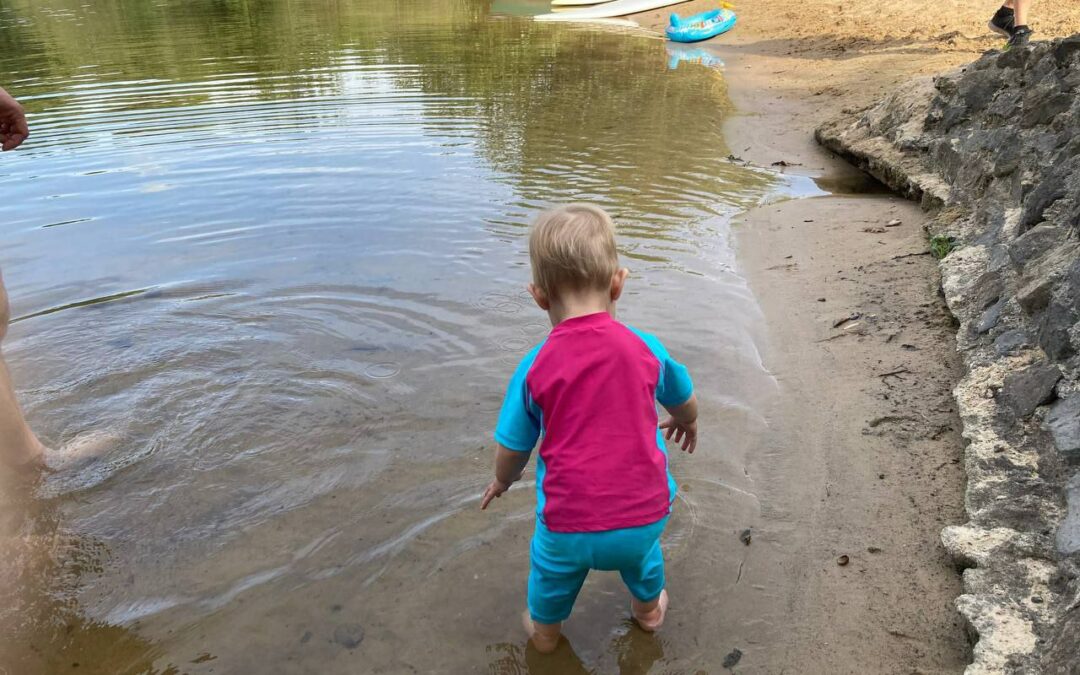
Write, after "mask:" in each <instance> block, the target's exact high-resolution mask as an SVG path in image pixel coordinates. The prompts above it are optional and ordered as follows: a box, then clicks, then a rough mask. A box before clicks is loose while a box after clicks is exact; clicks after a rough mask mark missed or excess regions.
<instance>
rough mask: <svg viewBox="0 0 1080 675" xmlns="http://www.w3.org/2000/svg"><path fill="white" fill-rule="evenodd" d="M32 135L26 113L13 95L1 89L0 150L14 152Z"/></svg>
mask: <svg viewBox="0 0 1080 675" xmlns="http://www.w3.org/2000/svg"><path fill="white" fill-rule="evenodd" d="M29 135H30V127H28V126H27V124H26V113H25V111H23V107H22V106H21V105H19V102H18V101H16V100H15V99H14V98H12V96H11V94H9V93H7V92H6V91H4V90H3V89H2V88H0V149H3V150H4V151H7V150H14V149H15V148H17V147H19V146H20V145H22V142H23V141H25V140H26V137H27V136H29Z"/></svg>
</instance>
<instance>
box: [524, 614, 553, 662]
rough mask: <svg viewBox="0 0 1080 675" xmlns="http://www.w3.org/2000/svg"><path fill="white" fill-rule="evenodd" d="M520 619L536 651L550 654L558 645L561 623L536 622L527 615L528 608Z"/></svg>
mask: <svg viewBox="0 0 1080 675" xmlns="http://www.w3.org/2000/svg"><path fill="white" fill-rule="evenodd" d="M521 621H522V623H523V624H525V632H526V633H528V635H529V639H530V640H532V643H533V646H534V647H536V651H538V652H540V653H541V654H550V653H551V652H553V651H555V648H556V647H558V646H559V636H560V635H562V624H561V623H536V622H534V621H533V620H532V617H531V616H529V610H525V613H524V614H522V615H521Z"/></svg>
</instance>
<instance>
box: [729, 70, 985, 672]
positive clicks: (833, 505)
mask: <svg viewBox="0 0 1080 675" xmlns="http://www.w3.org/2000/svg"><path fill="white" fill-rule="evenodd" d="M728 59H729V65H733V66H734V68H733V69H732V71H733V72H734V73H736V74H735V75H734V76H732V77H730V79H729V84H730V91H731V95H732V98H733V100H734V101H735V105H736V108H737V109H738V110H742V111H754V112H753V113H750V114H743V115H739V116H736V117H734V118H733V119H732V120H730V121H729V122H728V124H727V125H726V132H727V134H728V135H729V138H739V139H746V141H745V144H744V143H743V142H742V141H740V142H739V143H738V145H740V147H739V150H740V151H742V152H743V156H744V157H745V158H747V159H749V161H751V162H753V163H756V164H759V165H762V166H770V165H771V164H773V163H774V162H777V161H784V162H787V163H789V164H793V165H795V166H794V167H793V168H794V169H795V171H797V172H799V173H803V174H807V175H811V176H813V177H815V178H817V179H819V180H820V181H821V182H822V183H823V184H824V185H826V186H827V185H829V184H830V183H831V182H835V183H837V184H844V183H846V182H850V181H853V180H855V179H857V178H858V177H860V176H862V174H861V172H860V171H858V170H857V169H855V168H854V167H853V166H851V165H849V164H847V163H846V162H844V161H843V160H840V159H838V158H837V157H835V156H833V155H831V153H828V152H827V151H825V150H824V149H823V148H820V147H818V146H817V145H816V143H815V142H814V141H813V136H812V134H811V131H810V128H809V127H812V126H813V122H809V121H808V120H811V119H813V117H814V116H813V115H812V114H810V111H808V110H807V107H808V101H809V100H810V97H812V96H813V94H812V93H811V92H806V94H805V96H804V97H798V96H797V95H795V96H792V95H790V94H789V95H788V96H785V97H784V98H780V99H777V98H772V97H770V96H769V95H768V91H769V88H768V87H767V86H762V80H763V79H764V77H765V76H767V73H768V70H767V69H768V68H769V67H771V66H772V65H773V64H770V63H769V62H768V61H764V62H762V61H758V62H757V63H755V61H756V60H757V57H744V56H742V55H740V54H738V53H737V52H736V54H735V56H734V58H732V57H730V56H729V57H728ZM759 111H760V112H759ZM796 120H801V121H802V122H801V123H799V122H798V121H796ZM744 148H747V149H746V150H744ZM834 192H835V191H834ZM926 220H927V217H926V215H925V214H923V213H922V211H921V210H920V209H919V207H918V205H917V204H915V203H913V202H909V201H907V200H905V199H903V198H901V197H900V196H898V195H894V194H892V193H887V194H865V195H863V194H854V195H846V194H842V193H840V194H837V193H834V194H831V195H828V196H824V197H812V198H805V199H799V200H792V201H787V202H784V203H781V204H775V205H765V206H761V207H758V208H756V209H752V210H750V211H748V212H746V213H745V214H743V215H742V216H741V217H739V218H738V219H737V220H736V226H735V232H736V244H737V246H736V248H737V250H738V254H739V258H740V262H741V265H742V268H743V270H744V272H745V273H746V275H747V278H748V281H749V284H750V287H751V289H752V290H753V292H754V294H755V296H756V297H757V298H758V300H759V302H760V304H761V306H762V308H763V311H764V313H765V316H766V323H767V326H768V332H769V336H770V341H771V344H770V345H768V346H767V348H766V350H765V353H766V354H767V359H766V364H767V365H768V366H769V368H770V370H771V371H772V372H774V373H775V374H776V375H777V379H778V381H779V382H780V385H781V393H780V395H779V397H778V400H777V402H776V405H775V409H774V412H773V414H771V415H770V420H771V428H770V431H769V432H768V433H767V434H766V435H765V437H764V438H763V439H762V441H761V442H762V447H763V448H776V447H780V448H787V449H788V452H787V454H788V455H789V456H788V457H786V458H782V459H780V463H781V467H782V468H781V469H780V470H779V471H778V474H780V475H787V476H789V477H791V476H798V477H799V484H798V485H795V484H793V485H791V486H789V487H791V488H792V490H793V492H792V493H791V494H790V495H787V496H780V495H777V496H779V497H780V498H781V499H783V500H784V501H785V502H786V503H785V504H784V506H783V507H782V508H785V509H787V510H788V511H789V512H792V513H799V514H800V517H799V522H800V525H799V529H802V530H803V531H802V532H801V533H799V536H797V537H796V542H797V543H796V546H795V547H793V550H792V551H790V553H789V557H790V564H791V565H792V566H793V567H799V566H805V567H806V571H805V572H804V573H803V574H802V575H800V576H801V578H799V579H798V580H797V585H796V584H793V587H792V588H791V589H789V590H790V592H792V593H793V606H792V609H793V610H794V617H793V618H794V619H795V621H794V623H795V624H797V625H803V626H806V628H805V629H804V630H803V631H801V632H799V633H796V634H795V635H794V641H793V645H792V649H791V650H790V653H789V655H788V656H787V657H786V658H785V659H784V663H783V665H792V666H795V665H800V666H801V667H802V668H805V669H806V672H853V671H855V670H857V669H858V667H859V666H860V664H863V665H865V664H873V670H874V672H882V673H885V672H897V673H900V672H912V669H913V668H914V669H916V670H917V671H918V672H925V671H929V672H957V671H959V670H961V669H963V668H964V667H965V666H966V665H967V663H968V662H969V660H970V645H969V644H968V640H967V637H966V635H965V632H964V624H963V621H962V618H961V616H960V614H959V613H958V612H957V611H956V610H955V609H954V607H953V601H954V600H955V598H956V597H958V596H959V595H960V593H961V582H960V575H959V572H958V571H957V569H956V567H955V566H954V564H953V562H952V560H951V558H950V557H949V556H948V554H947V552H946V550H945V548H944V546H943V545H942V543H941V539H940V532H941V529H942V528H943V527H944V526H947V525H951V524H956V523H962V522H963V521H964V519H965V517H964V510H963V488H964V474H963V463H962V453H963V442H962V439H961V438H960V434H959V432H960V429H961V424H960V420H959V417H958V415H957V412H956V407H955V405H954V404H953V402H952V398H951V389H952V386H953V384H954V383H955V382H956V381H958V380H959V378H960V361H959V358H958V356H957V354H956V352H955V348H954V335H955V327H954V325H953V323H952V320H951V317H950V315H949V313H948V310H947V308H946V306H945V303H944V301H943V300H942V299H941V298H940V297H939V295H938V288H939V287H940V274H939V271H938V268H937V263H936V261H935V260H934V259H933V258H931V257H930V256H929V255H924V254H925V253H926V252H927V251H928V247H927V241H926V235H925V232H924V229H923V225H924V223H925V222H926ZM895 221H900V225H899V226H897V227H888V224H889V223H890V222H895ZM821 299H824V302H821V301H820V300H821ZM847 317H857V318H855V319H852V320H850V321H844V319H845V318H847ZM837 324H839V325H837ZM843 555H846V556H848V559H849V560H850V561H852V562H854V563H856V565H857V566H856V565H852V564H849V565H847V566H844V567H841V566H838V565H837V560H838V559H839V557H840V556H843Z"/></svg>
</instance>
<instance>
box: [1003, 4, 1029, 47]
mask: <svg viewBox="0 0 1080 675" xmlns="http://www.w3.org/2000/svg"><path fill="white" fill-rule="evenodd" d="M1030 6H1031V0H1013V8H1014V12H1015V16H1014V25H1013V29H1012V34H1011V35H1010V36H1009V43H1008V44H1007V45H1005V49H1014V48H1016V47H1023V46H1025V45H1027V43H1028V40H1030V39H1031V33H1032V30H1031V28H1029V27H1028V25H1027V20H1028V8H1029V7H1030Z"/></svg>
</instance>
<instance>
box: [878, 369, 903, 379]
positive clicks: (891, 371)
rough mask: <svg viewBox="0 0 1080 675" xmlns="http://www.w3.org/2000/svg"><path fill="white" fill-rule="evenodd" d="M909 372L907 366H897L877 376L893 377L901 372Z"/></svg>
mask: <svg viewBox="0 0 1080 675" xmlns="http://www.w3.org/2000/svg"><path fill="white" fill-rule="evenodd" d="M910 372H911V371H910V370H908V369H907V368H899V369H897V370H890V371H889V372H887V373H882V374H880V375H878V377H895V376H897V375H901V374H903V373H910Z"/></svg>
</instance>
